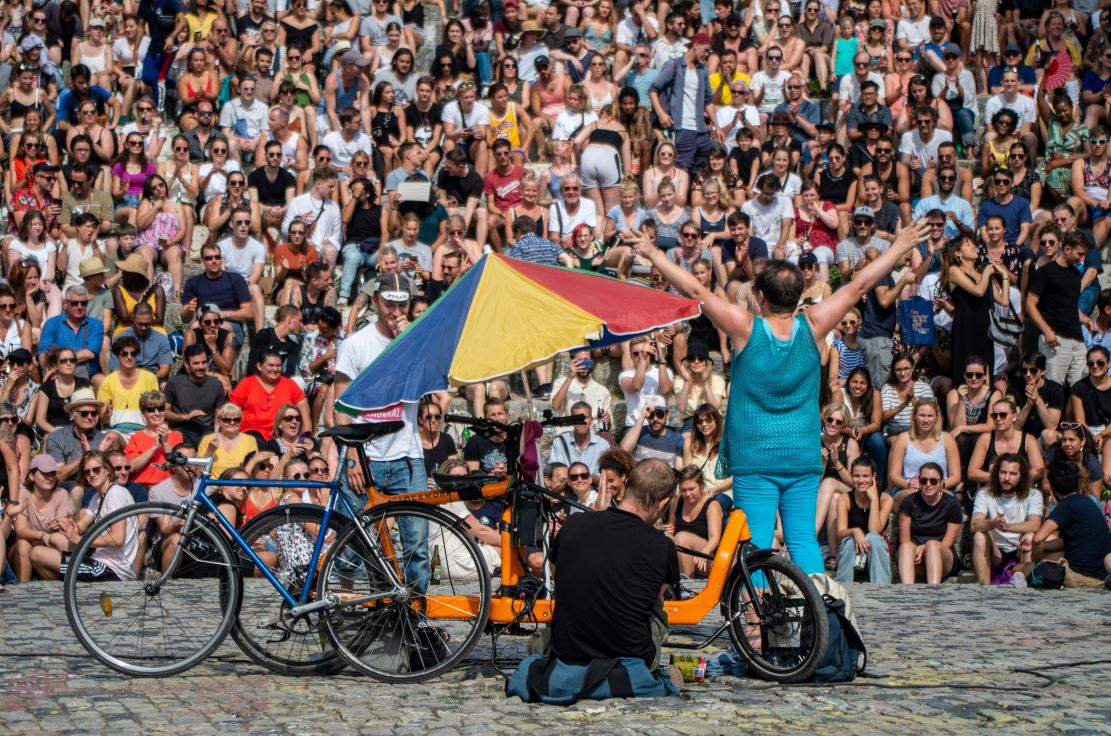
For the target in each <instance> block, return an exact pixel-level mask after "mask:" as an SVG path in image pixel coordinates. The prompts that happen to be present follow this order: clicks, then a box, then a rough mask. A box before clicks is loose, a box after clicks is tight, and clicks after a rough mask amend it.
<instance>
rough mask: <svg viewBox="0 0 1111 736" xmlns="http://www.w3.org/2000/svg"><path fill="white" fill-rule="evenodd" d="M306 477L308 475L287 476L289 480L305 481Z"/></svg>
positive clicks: (292, 474)
mask: <svg viewBox="0 0 1111 736" xmlns="http://www.w3.org/2000/svg"><path fill="white" fill-rule="evenodd" d="M308 477H309V474H308V473H290V475H289V479H290V480H306V479H308Z"/></svg>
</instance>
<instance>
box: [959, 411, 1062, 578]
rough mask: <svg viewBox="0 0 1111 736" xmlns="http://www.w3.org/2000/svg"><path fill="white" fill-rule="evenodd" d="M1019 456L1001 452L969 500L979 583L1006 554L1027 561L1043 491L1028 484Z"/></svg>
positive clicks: (1039, 519)
mask: <svg viewBox="0 0 1111 736" xmlns="http://www.w3.org/2000/svg"><path fill="white" fill-rule="evenodd" d="M1000 403H1002V402H1000ZM989 408H990V409H991V410H992V411H995V408H994V407H989ZM1020 451H1021V450H1020ZM1022 457H1025V454H1023V455H1022V456H1021V457H1020V456H1019V455H1013V454H1004V455H1003V456H1002V457H1000V458H999V459H998V460H996V462H995V465H994V467H993V468H992V470H991V475H990V477H989V479H988V484H987V486H985V487H983V488H981V489H980V490H979V491H978V492H977V493H976V500H975V501H973V503H972V522H971V527H972V568H973V569H974V570H975V571H976V577H977V579H978V580H979V582H980V584H981V585H987V584H988V583H990V582H991V571H992V567H994V566H996V565H1002V563H1003V562H1004V558H1005V556H1006V557H1015V558H1017V560H1018V562H1020V563H1023V562H1029V561H1030V555H1031V550H1032V548H1033V541H1034V532H1036V531H1038V527H1039V526H1040V525H1041V522H1042V514H1043V513H1044V504H1043V503H1042V494H1041V493H1039V492H1038V491H1037V490H1036V489H1031V488H1030V469H1029V467H1023V466H1024V465H1027V463H1025V462H1024V461H1023V459H1022Z"/></svg>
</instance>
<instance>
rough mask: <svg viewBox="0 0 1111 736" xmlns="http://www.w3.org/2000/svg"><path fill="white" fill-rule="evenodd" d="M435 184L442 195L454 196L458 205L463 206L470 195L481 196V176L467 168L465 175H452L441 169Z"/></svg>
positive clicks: (477, 197) (476, 197)
mask: <svg viewBox="0 0 1111 736" xmlns="http://www.w3.org/2000/svg"><path fill="white" fill-rule="evenodd" d="M436 186H438V187H439V188H440V189H441V190H443V192H444V196H445V197H448V198H454V199H455V202H456V204H457V205H458V206H460V207H465V206H466V204H467V200H468V199H470V198H471V197H474V198H475V199H479V198H481V197H482V186H483V184H482V177H481V176H479V175H478V174H476V173H474V171H472V170H470V169H468V170H467V175H466V176H452V175H451V174H449V173H447V172H446V171H441V172H440V175H439V176H438V177H437V178H436Z"/></svg>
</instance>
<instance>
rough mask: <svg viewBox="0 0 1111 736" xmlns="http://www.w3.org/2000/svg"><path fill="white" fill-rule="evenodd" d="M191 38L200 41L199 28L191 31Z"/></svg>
mask: <svg viewBox="0 0 1111 736" xmlns="http://www.w3.org/2000/svg"><path fill="white" fill-rule="evenodd" d="M193 40H194V41H200V40H201V30H200V29H199V28H198V29H197V30H195V31H193Z"/></svg>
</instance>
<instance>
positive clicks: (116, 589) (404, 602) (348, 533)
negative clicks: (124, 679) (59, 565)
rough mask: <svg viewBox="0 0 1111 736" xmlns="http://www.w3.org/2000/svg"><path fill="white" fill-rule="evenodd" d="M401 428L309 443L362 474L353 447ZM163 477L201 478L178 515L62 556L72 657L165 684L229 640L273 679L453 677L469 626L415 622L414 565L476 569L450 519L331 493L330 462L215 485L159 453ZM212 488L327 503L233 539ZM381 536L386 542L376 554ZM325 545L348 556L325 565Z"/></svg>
mask: <svg viewBox="0 0 1111 736" xmlns="http://www.w3.org/2000/svg"><path fill="white" fill-rule="evenodd" d="M400 426H401V425H400V423H399V422H392V423H388V424H360V425H352V426H346V427H336V428H334V429H332V430H329V431H327V432H324V433H322V435H321V436H322V437H331V438H333V439H334V440H335V441H336V442H337V443H338V444H340V445H341V446H345V447H353V448H355V450H356V452H357V456H358V460H357V462H360V463H362V467H363V469H364V471H365V470H366V469H367V463H366V457H365V454H364V452H363V444H364V443H366V442H367V441H369V440H371V439H373V438H375V437H379V436H382V435H386V434H390V433H392V432H395V431H397V430H398V429H399V428H400ZM170 465H189V466H193V467H196V468H199V469H200V471H201V473H200V481H199V483H198V484H197V489H196V491H195V493H194V495H193V497H192V498H191V500H190V501H189V502H188V503H186V504H184V505H181V506H172V505H168V504H158V503H143V504H136V505H133V506H129V507H127V508H125V509H121V510H119V511H118V512H116V513H113V514H110V515H108V516H106V517H105V518H103V519H99V520H98V521H97V522H95V523H94V524H93V525H92V527H91V528H90V529H89V530H88V531H87V532H86V533H85V535H84V536H83V537H82V538H81V541H80V542H79V543H78V545H77V547H76V548H75V549H74V551H73V554H72V555H71V556H70V558H69V560H68V567H67V572H66V578H65V606H66V616H67V617H68V619H69V623H70V626H71V627H72V629H73V631H74V634H75V635H76V636H77V638H78V640H79V641H80V642H81V644H82V646H84V647H85V649H86V650H87V651H88V652H89V653H90V654H91V655H92V656H93V657H95V658H96V659H97V660H99V661H100V662H101V663H103V664H104V665H106V666H107V667H110V668H112V669H114V670H117V671H119V672H122V673H124V674H127V675H132V676H144V677H165V676H169V675H174V674H178V673H180V672H183V671H185V670H187V669H189V668H191V667H194V666H196V665H197V664H199V663H200V662H202V661H204V660H205V658H206V657H208V656H209V655H210V654H211V653H212V652H213V651H215V650H216V648H217V647H219V646H220V644H221V643H222V642H223V641H224V639H225V638H226V637H227V635H228V634H229V633H231V634H232V637H233V639H234V640H235V641H236V643H237V644H238V645H239V647H240V649H241V650H242V651H243V652H244V654H246V655H247V656H248V657H250V658H251V659H252V660H253V661H255V662H257V663H259V664H261V665H263V666H265V667H267V668H269V669H271V670H273V671H275V672H278V673H280V674H286V675H308V674H327V673H331V672H334V671H337V670H339V669H341V668H342V667H343V666H344V665H345V663H346V662H348V661H350V662H352V664H354V665H355V666H356V667H357V668H358V669H360V670H362V671H365V672H368V674H371V675H372V676H379V677H380V679H386V676H389V677H390V679H391V681H397V680H423V679H427V678H429V677H434V676H436V675H438V674H440V673H442V672H444V671H446V670H447V669H449V668H450V667H452V666H454V664H455V663H456V662H457V661H458V660H459V659H461V658H462V657H463V656H465V654H466V653H467V651H469V650H470V648H471V646H473V643H474V642H475V641H476V640H477V638H478V637H479V636H480V635H481V634H482V623H483V620H482V617H481V616H480V615H478V614H475V615H472V613H471V612H469V611H468V612H461V615H460V616H459V617H458V618H457V619H455V620H451V619H450V618H448V619H447V620H444V619H438V620H437V621H436V626H435V628H433V627H431V626H427V625H426V621H425V620H424V619H423V618H422V615H421V613H420V611H421V610H422V607H423V598H424V596H425V593H426V588H427V585H428V580H429V573H430V572H431V570H430V569H422V568H420V567H419V565H418V566H416V567H414V560H417V559H419V560H424V561H425V562H424V565H425V568H427V563H428V560H429V549H431V548H433V547H435V548H438V549H439V550H444V551H445V552H446V551H448V550H450V551H451V553H452V554H453V555H456V556H461V557H463V558H469V559H470V563H471V564H476V565H480V564H481V560H482V556H481V552H480V551H479V549H478V547H477V545H476V544H475V542H474V540H473V539H471V537H470V536H469V535H467V534H465V533H464V532H463V531H462V530H461V528H460V525H459V524H458V519H457V518H456V517H454V516H451V515H450V514H447V513H445V512H443V511H440V510H438V509H435V508H431V507H430V508H431V510H427V509H424V508H406V507H407V506H408V507H414V506H422V505H419V504H409V505H402V506H398V505H397V504H391V505H390V507H389V508H390V510H389V511H387V510H386V509H385V507H378V508H369V507H368V508H365V509H361V510H359V509H356V508H355V506H354V505H353V504H352V502H351V501H350V500H349V499H348V497H347V496H346V495H345V494H344V492H343V491H342V490H341V488H340V485H339V478H340V476H341V474H342V473H343V472H344V469H343V467H342V463H341V468H340V469H339V471H337V476H336V480H333V481H332V482H329V483H324V482H319V481H308V480H305V481H242V480H240V481H224V480H213V479H211V478H210V477H209V474H210V472H211V469H212V459H211V458H185V457H183V456H180V455H178V456H172V457H170V458H167V466H170ZM365 477H369V474H366V476H365ZM221 486H225V487H226V486H247V487H267V488H287V489H301V490H303V489H327V490H328V491H329V494H328V500H327V502H326V503H325V505H324V506H316V505H310V504H291V505H284V506H278V507H276V508H274V509H271V510H269V511H267V512H265V513H263V514H260V515H259V516H257V517H256V518H254V519H252V520H251V522H250V523H249V524H247V525H246V526H245V527H244V528H243V529H242V530H236V529H235V527H234V526H233V525H232V523H231V522H229V521H228V519H227V518H226V517H225V516H224V515H223V514H221V513H220V511H219V509H218V508H217V505H216V503H215V502H214V501H213V500H212V499H211V498H210V497H209V495H208V493H209V492H210V491H212V490H213V489H218V488H219V487H221ZM375 495H377V496H378V497H379V498H381V497H380V494H375ZM356 519H357V520H358V523H355V521H354V520H356ZM417 524H419V526H420V528H421V529H423V530H427V531H426V532H424V533H423V534H422V536H421V537H420V538H419V539H415V540H414V539H409V540H406V541H407V543H406V542H403V541H402V539H401V535H399V534H398V533H397V532H398V530H399V527H401V528H411V527H412V526H413V525H417ZM383 528H388V529H391V530H393V534H394V539H393V541H392V542H390V541H387V543H386V544H385V545H383V540H384V537H383V533H382V529H383ZM368 530H370V531H369V532H368ZM337 539H340V540H341V542H342V544H341V545H340V546H342V547H343V548H344V550H346V551H345V552H343V553H342V554H340V553H337V554H335V555H329V554H328V553H329V551H330V550H331V548H332V547H333V546H334V544H333V543H334V542H335V541H336V540H337ZM385 539H388V537H387V538H385ZM384 547H385V548H384ZM105 563H114V564H108V569H109V570H111V571H113V572H112V573H111V574H109V575H107V576H105V575H104V574H103V573H101V574H97V573H98V571H102V570H103V569H104V565H105ZM325 563H327V564H325ZM322 569H327V570H328V571H329V573H328V574H327V575H325V574H320V571H321V570H322ZM105 577H108V578H111V579H107V580H106V579H105ZM326 577H327V578H328V579H325V578H326ZM479 582H480V583H481V579H480V581H479ZM368 583H369V584H368ZM449 584H450V583H449ZM486 585H487V587H488V586H489V581H488V578H487V579H486ZM355 587H357V588H358V593H357V594H355V593H353V592H352V591H353V590H354V588H355ZM472 587H473V586H472ZM480 587H481V586H480ZM460 592H462V591H460ZM468 592H471V591H468ZM479 592H481V593H486V594H488V590H486V591H479ZM324 616H328V617H331V619H330V626H325V625H324V623H323V617H324ZM332 632H338V633H339V634H340V635H342V637H343V643H344V646H343V647H339V648H337V647H335V646H334V643H333V640H332V638H331V637H332V636H333V633H332ZM430 639H432V640H434V641H435V647H430V646H429V643H428V642H429V640H430ZM360 642H361V643H360ZM383 642H386V643H387V644H385V645H384V644H383ZM430 648H431V649H433V650H434V651H431V652H430ZM368 661H370V662H373V663H374V666H371V667H368V666H367V664H366V663H367V662H368Z"/></svg>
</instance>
